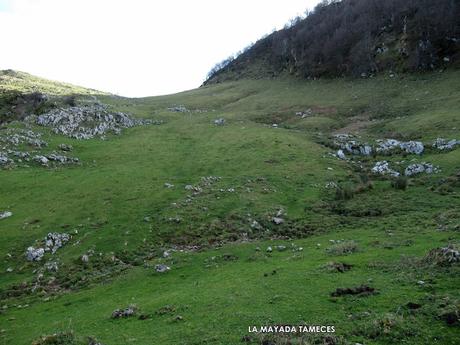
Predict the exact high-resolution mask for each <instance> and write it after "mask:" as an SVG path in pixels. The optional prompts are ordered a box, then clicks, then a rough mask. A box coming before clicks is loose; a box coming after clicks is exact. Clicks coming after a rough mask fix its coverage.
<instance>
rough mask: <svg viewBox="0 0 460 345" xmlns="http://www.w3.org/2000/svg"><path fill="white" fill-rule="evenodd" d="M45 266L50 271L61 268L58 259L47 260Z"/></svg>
mask: <svg viewBox="0 0 460 345" xmlns="http://www.w3.org/2000/svg"><path fill="white" fill-rule="evenodd" d="M44 267H45V269H46V270H47V271H48V272H57V271H58V270H59V266H58V263H57V262H56V261H50V262H47V263H46V264H45V265H44Z"/></svg>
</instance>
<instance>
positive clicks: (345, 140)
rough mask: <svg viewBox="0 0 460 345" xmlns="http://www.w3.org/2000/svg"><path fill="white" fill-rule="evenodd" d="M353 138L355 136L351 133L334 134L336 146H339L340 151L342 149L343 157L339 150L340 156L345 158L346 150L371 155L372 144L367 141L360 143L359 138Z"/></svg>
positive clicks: (354, 153)
mask: <svg viewBox="0 0 460 345" xmlns="http://www.w3.org/2000/svg"><path fill="white" fill-rule="evenodd" d="M353 138H354V137H353V136H352V135H349V134H337V135H335V136H334V146H335V147H337V148H339V149H340V150H339V151H341V153H340V156H341V157H340V156H339V152H337V155H338V156H339V158H341V159H345V154H344V152H347V153H350V154H353V155H361V156H369V155H371V154H372V146H370V145H369V144H366V143H364V144H363V143H360V142H359V141H358V140H354V139H353Z"/></svg>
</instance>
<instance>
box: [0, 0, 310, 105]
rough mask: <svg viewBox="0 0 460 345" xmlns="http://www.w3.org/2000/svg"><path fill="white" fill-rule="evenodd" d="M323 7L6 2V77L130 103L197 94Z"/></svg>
mask: <svg viewBox="0 0 460 345" xmlns="http://www.w3.org/2000/svg"><path fill="white" fill-rule="evenodd" d="M318 2H319V0H283V1H281V0H231V1H229V0H225V1H224V0H194V1H192V0H129V1H128V0H0V39H1V41H0V42H1V44H0V47H1V48H0V69H15V70H20V71H24V72H28V73H32V74H35V75H38V76H41V77H45V78H49V79H53V80H59V81H66V82H70V83H73V84H77V85H82V86H86V87H91V88H94V89H98V90H102V91H109V92H113V93H116V94H119V95H123V96H133V97H141V96H152V95H160V94H168V93H174V92H178V91H183V90H187V89H192V88H196V87H198V86H199V85H200V84H201V83H202V82H203V80H204V78H205V76H206V73H207V72H208V71H209V70H210V69H211V68H212V67H213V66H214V65H215V64H216V63H217V62H220V61H222V60H223V59H225V58H226V57H228V56H229V55H231V54H233V53H235V52H237V51H239V50H241V49H243V48H244V47H245V46H247V45H248V44H250V43H252V42H255V41H256V40H257V39H258V38H260V37H261V36H263V35H264V34H266V33H270V32H271V31H272V30H273V29H275V28H277V29H280V28H282V27H283V25H284V24H285V23H287V22H288V21H289V19H291V18H293V17H295V16H297V15H300V14H303V13H304V12H305V10H306V9H311V8H313V7H314V6H315V4H317V3H318Z"/></svg>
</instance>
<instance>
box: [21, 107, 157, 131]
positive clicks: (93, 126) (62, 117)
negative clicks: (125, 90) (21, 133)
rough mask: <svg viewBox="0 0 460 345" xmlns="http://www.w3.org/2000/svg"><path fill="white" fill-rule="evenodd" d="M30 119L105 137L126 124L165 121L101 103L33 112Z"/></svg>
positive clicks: (130, 125) (54, 127) (63, 129)
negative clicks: (113, 109)
mask: <svg viewBox="0 0 460 345" xmlns="http://www.w3.org/2000/svg"><path fill="white" fill-rule="evenodd" d="M27 120H29V121H33V122H35V123H36V124H38V125H39V126H44V127H50V128H51V129H52V130H53V132H54V133H57V134H62V135H66V136H68V137H71V138H75V139H91V138H94V137H100V138H105V135H107V134H110V133H111V134H120V133H121V131H122V129H123V128H130V127H134V126H140V125H148V124H160V123H161V121H153V120H141V119H134V118H132V117H131V116H129V115H128V114H125V113H121V112H112V111H109V109H108V107H107V106H104V105H100V104H96V105H91V106H82V107H70V108H59V109H53V110H51V111H50V112H48V113H45V114H42V115H39V116H29V117H28V118H27Z"/></svg>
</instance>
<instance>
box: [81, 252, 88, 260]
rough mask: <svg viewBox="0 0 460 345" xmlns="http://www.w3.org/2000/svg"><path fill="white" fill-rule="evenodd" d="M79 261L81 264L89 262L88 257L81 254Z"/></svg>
mask: <svg viewBox="0 0 460 345" xmlns="http://www.w3.org/2000/svg"><path fill="white" fill-rule="evenodd" d="M81 261H82V262H89V256H88V255H87V254H83V255H82V256H81Z"/></svg>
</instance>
